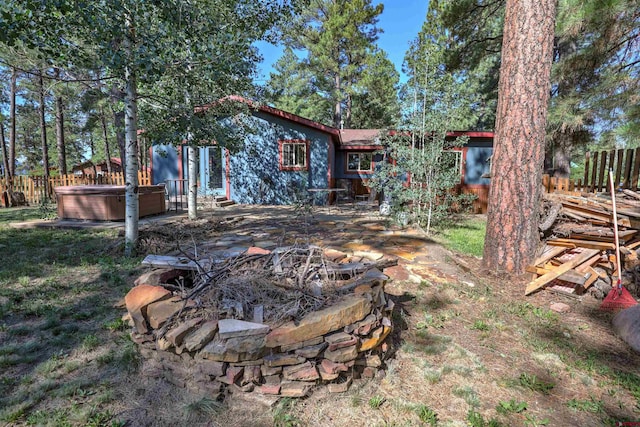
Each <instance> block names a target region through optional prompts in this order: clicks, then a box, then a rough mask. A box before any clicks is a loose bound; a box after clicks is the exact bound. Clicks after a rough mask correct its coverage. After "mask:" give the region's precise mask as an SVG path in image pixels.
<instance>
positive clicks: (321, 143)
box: [229, 112, 333, 205]
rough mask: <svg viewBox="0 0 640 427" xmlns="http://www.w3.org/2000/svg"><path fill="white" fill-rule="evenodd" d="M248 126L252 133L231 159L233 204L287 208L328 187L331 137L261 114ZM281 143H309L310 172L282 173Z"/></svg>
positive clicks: (257, 113) (331, 148)
mask: <svg viewBox="0 0 640 427" xmlns="http://www.w3.org/2000/svg"><path fill="white" fill-rule="evenodd" d="M248 122H249V123H248V124H249V127H250V128H251V129H252V133H251V134H250V135H247V137H246V138H245V140H244V144H243V146H242V147H241V148H240V149H239V151H238V152H236V153H233V154H232V155H231V158H230V172H229V181H230V184H231V185H230V186H231V194H230V196H231V199H232V200H234V201H235V202H237V203H247V204H272V205H285V204H292V203H294V202H295V201H296V200H297V199H298V198H300V197H307V196H308V193H307V189H309V188H327V187H329V177H328V174H329V172H328V171H329V159H330V156H332V155H333V151H332V150H333V144H332V143H331V141H330V136H329V135H328V134H326V133H324V132H320V131H318V130H316V129H312V128H309V127H307V126H304V125H301V124H298V123H294V122H291V121H289V120H285V119H282V118H280V117H275V116H272V115H270V114H265V113H262V112H256V113H254V115H253V116H252V117H250V118H248ZM279 140H305V141H309V165H308V171H283V170H280V166H279V160H280V157H279V156H280V153H279V144H278V141H279ZM319 201H320V200H319ZM322 201H324V200H322ZM322 201H320V202H322Z"/></svg>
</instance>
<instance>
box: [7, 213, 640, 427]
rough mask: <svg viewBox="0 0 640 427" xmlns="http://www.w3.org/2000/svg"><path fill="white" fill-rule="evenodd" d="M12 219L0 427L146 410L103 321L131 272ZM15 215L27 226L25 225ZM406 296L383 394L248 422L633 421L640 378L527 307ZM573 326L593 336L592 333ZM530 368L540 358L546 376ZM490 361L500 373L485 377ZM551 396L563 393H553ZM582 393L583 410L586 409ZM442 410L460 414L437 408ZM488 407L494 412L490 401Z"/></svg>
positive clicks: (190, 400)
mask: <svg viewBox="0 0 640 427" xmlns="http://www.w3.org/2000/svg"><path fill="white" fill-rule="evenodd" d="M12 212H13V211H11V210H0V252H2V253H10V254H11V263H4V264H0V334H2V335H1V337H2V338H6V339H4V340H0V368H1V369H0V424H1V425H5V424H7V425H60V426H62V425H72V426H76V425H83V426H84V425H101V426H118V425H122V422H121V421H120V420H119V419H118V416H117V415H114V414H119V413H121V412H122V410H123V408H130V407H131V405H132V404H131V403H130V402H144V403H145V404H146V405H148V403H147V402H146V401H145V400H146V399H148V398H149V394H151V395H152V397H153V398H155V397H156V396H155V395H153V393H149V392H148V391H140V390H139V389H142V388H144V387H143V386H142V385H141V384H142V383H141V382H140V381H139V380H140V377H139V376H138V375H139V373H138V372H136V371H137V370H138V368H139V366H140V363H141V359H140V354H139V352H138V348H137V345H135V344H134V343H133V342H132V341H131V339H130V338H129V336H128V331H129V327H128V325H127V324H126V323H125V322H123V321H122V320H121V318H120V317H121V315H122V314H123V312H122V311H121V310H118V309H114V308H113V304H114V303H115V302H116V301H118V300H119V299H120V298H121V297H122V296H123V295H124V294H125V293H126V291H127V290H128V288H129V286H130V285H131V283H132V281H133V280H132V276H133V275H134V273H135V272H136V271H137V267H138V265H139V261H140V259H135V258H134V259H124V258H122V257H120V256H118V255H117V254H110V253H106V252H105V250H104V248H105V247H111V246H112V244H113V243H114V242H116V241H117V239H119V237H118V235H117V234H116V232H115V231H97V230H87V231H69V230H50V229H49V230H45V229H34V230H16V229H12V228H8V227H6V226H5V225H4V224H6V222H7V220H6V218H7V216H6V214H11V215H14V214H15V213H12ZM20 215H21V216H22V217H23V218H26V217H27V216H28V212H23V213H21V214H20ZM31 215H32V216H33V217H37V213H32V214H31ZM456 227H457V228H459V229H461V230H462V231H464V232H465V233H474V231H473V230H472V229H471V228H468V227H467V228H464V227H462V226H460V225H459V226H456ZM456 227H453V228H456ZM442 236H444V233H442V234H441V237H442ZM458 239H462V240H468V238H467V236H466V235H464V236H462V237H459V238H458ZM478 248H481V245H478ZM476 254H479V252H476ZM414 285H415V289H414V288H411V287H410V286H409V285H406V286H404V285H402V286H404V287H405V288H406V289H401V290H402V291H403V292H406V295H404V296H403V297H399V299H400V298H402V299H400V301H399V303H398V304H397V307H399V308H398V309H397V310H395V311H394V313H393V314H392V316H393V321H394V322H396V324H397V325H403V326H399V327H398V329H397V330H396V331H394V334H396V333H397V338H398V340H397V341H394V342H393V345H394V348H393V352H395V353H396V355H393V353H391V354H392V356H391V357H390V358H389V359H388V360H387V361H386V363H387V366H388V369H387V376H386V379H385V380H382V381H378V380H371V381H364V384H368V385H366V386H363V385H362V383H360V382H359V381H354V384H353V385H352V389H351V390H350V391H349V393H348V394H347V395H346V396H338V395H331V396H330V397H328V398H326V400H327V403H326V405H327V406H328V409H327V410H325V411H324V412H320V410H319V409H318V410H316V408H317V403H318V400H320V403H322V401H321V399H323V397H322V393H318V394H317V395H316V394H314V395H312V396H311V397H310V398H309V399H308V400H307V399H305V400H292V399H281V400H280V402H279V403H278V404H277V405H276V406H275V407H274V408H271V409H270V410H268V411H267V412H265V413H261V414H260V416H266V417H269V418H270V419H266V423H265V424H273V425H276V426H291V427H294V426H302V425H336V426H342V427H344V426H347V425H350V424H349V423H350V422H352V421H353V418H352V416H353V415H354V414H357V416H358V417H359V418H358V420H359V421H362V420H364V422H366V423H368V425H398V426H400V425H431V426H434V425H471V426H498V425H500V422H503V423H504V424H503V425H523V424H526V425H532V426H533V425H545V424H549V425H563V424H562V423H558V422H557V421H558V419H559V418H558V415H557V414H562V415H563V416H565V417H566V418H565V420H566V419H570V417H574V418H576V419H578V418H580V417H582V419H585V418H586V417H591V418H594V417H597V418H599V419H600V420H601V421H602V422H603V423H604V422H605V421H606V420H608V419H610V418H612V417H613V415H617V414H615V413H611V408H614V409H616V408H618V407H619V408H620V409H619V413H620V414H622V416H624V417H626V418H632V416H633V415H634V414H637V412H634V411H636V409H633V408H634V406H635V405H638V403H640V376H638V374H636V373H635V372H634V371H632V369H631V368H632V365H629V367H628V368H622V369H620V368H619V367H618V365H617V364H614V363H613V362H612V361H611V360H609V359H608V357H609V355H608V354H606V353H602V352H601V351H600V350H595V349H594V347H593V346H586V345H583V344H582V342H581V341H580V340H579V339H578V338H579V334H589V333H590V330H589V329H585V328H582V329H580V330H577V329H576V327H575V325H571V324H570V323H569V322H567V319H566V318H565V317H564V316H559V315H558V314H556V313H554V312H552V311H550V310H548V309H547V308H546V307H545V306H544V305H542V306H541V307H537V306H536V305H534V304H533V303H532V302H534V301H533V300H530V299H529V300H528V299H524V298H522V299H517V298H516V299H511V300H509V301H508V302H505V301H506V300H505V299H504V297H503V296H502V290H501V287H499V286H497V285H500V286H503V285H504V284H495V283H493V284H492V283H490V281H489V280H487V283H484V284H482V285H477V286H475V287H468V286H466V285H465V286H463V285H461V284H460V283H457V282H456V281H455V280H454V279H450V280H449V281H448V282H446V283H438V282H435V281H434V282H432V283H427V282H423V283H420V284H414ZM396 286H400V285H396ZM405 297H406V300H405V301H403V299H405ZM585 323H586V324H587V326H588V325H591V326H590V327H591V330H592V331H594V332H596V331H599V326H598V325H597V323H595V322H594V323H590V322H588V321H587V322H585ZM445 331H446V332H445ZM565 332H567V334H565ZM568 333H570V336H569V334H568ZM489 337H490V338H489ZM487 338H489V339H487ZM503 338H504V341H503ZM532 354H553V355H554V356H555V358H556V359H557V364H554V365H553V366H551V364H549V363H545V362H543V361H540V360H537V359H535V358H533V357H529V355H532ZM620 357H623V356H622V355H621V356H620ZM496 360H498V361H500V360H503V361H504V362H502V364H503V365H505V366H508V367H510V368H511V371H510V372H512V373H511V374H508V375H509V376H505V377H496V376H495V375H496V374H495V371H494V370H493V368H494V363H493V362H494V361H496ZM616 360H618V359H616ZM616 363H617V362H616ZM558 366H560V367H558ZM545 369H546V371H545ZM624 369H628V371H629V372H625V370H624ZM503 372H505V371H503ZM521 373H522V374H521ZM534 373H535V374H537V376H536V375H534ZM407 380H409V381H408V382H407ZM387 381H388V384H386V382H387ZM401 381H405V382H401ZM556 382H557V383H558V384H563V385H566V386H563V387H557V389H555V388H554V383H556ZM391 385H394V386H397V387H396V388H393V389H391V388H389V387H390V386H391ZM359 387H367V388H366V389H362V388H359ZM508 387H513V388H508ZM507 388H508V389H507ZM352 390H353V392H352ZM567 390H571V393H569V392H567ZM153 392H155V390H154V391H153ZM138 393H140V394H138ZM185 393H186V392H185ZM492 393H495V395H494V394H492ZM534 393H553V396H552V397H553V400H555V401H556V402H559V403H557V405H555V406H554V407H553V408H549V407H545V406H544V405H543V404H541V403H538V404H536V405H535V408H534V405H533V404H531V407H530V408H529V409H526V407H527V404H526V403H525V401H529V402H533V400H536V401H538V402H542V401H545V400H548V399H547V398H543V399H540V396H539V395H538V396H537V397H536V395H534ZM590 393H592V394H593V396H594V397H593V398H592V399H589V398H588V397H587V398H586V399H585V398H584V396H590ZM382 396H385V398H386V399H387V401H386V402H385V401H384V398H383V397H382ZM434 396H437V398H434ZM443 396H444V397H445V400H446V401H451V400H456V401H458V402H460V403H461V404H460V405H457V406H458V407H457V408H456V407H454V406H456V405H450V404H448V403H445V404H442V403H441V402H440V400H439V399H440V398H441V397H443ZM498 396H501V398H502V399H504V400H503V401H500V402H497V401H496V400H493V399H494V398H497V397H498ZM504 396H508V398H506V399H505V397H504ZM576 396H581V397H580V398H578V397H576ZM446 397H448V399H446ZM507 399H511V400H507ZM532 399H533V400H532ZM598 399H602V400H601V401H600V400H598ZM634 399H635V401H636V403H635V404H634ZM463 400H464V402H462V401H463ZM159 401H160V402H163V403H162V404H161V405H162V408H161V410H160V411H159V412H158V413H159V414H160V413H162V416H165V414H166V413H171V414H174V415H175V416H176V417H179V418H180V420H181V421H182V422H184V421H185V420H189V421H188V422H189V423H191V424H193V425H199V421H201V420H203V419H207V420H209V421H211V420H213V422H214V423H216V425H225V424H227V425H233V423H228V422H227V423H225V422H224V421H220V418H221V417H222V419H224V417H225V416H228V415H225V414H226V413H227V412H228V411H232V410H233V409H232V408H231V405H229V406H228V407H227V406H225V407H220V404H219V403H218V402H211V401H209V400H207V399H206V398H203V397H202V396H201V395H189V394H185V396H184V398H178V399H166V398H164V397H163V398H162V399H160V400H159ZM496 403H498V404H497V406H496ZM169 405H171V406H169ZM351 405H353V408H352V407H350V406H351ZM620 405H622V406H620ZM149 407H150V408H153V409H154V410H157V409H158V408H157V407H154V406H153V405H150V406H149ZM493 408H495V409H493ZM623 408H624V409H623ZM638 408H639V409H640V406H638ZM351 411H352V412H351ZM345 412H346V414H347V415H346V416H344V415H343V414H345ZM242 415H245V414H242ZM325 415H330V416H331V417H332V421H331V422H329V421H327V417H326V416H325ZM494 416H496V417H498V419H496V418H493V417H494ZM546 417H549V418H550V419H548V418H546ZM318 419H322V420H323V421H324V424H318V423H316V422H315V421H316V420H318ZM161 421H163V422H164V421H166V420H165V419H162V420H161ZM261 421H265V420H261ZM178 424H180V422H178V423H177V424H176V423H173V424H172V423H167V425H178ZM356 424H357V423H356Z"/></svg>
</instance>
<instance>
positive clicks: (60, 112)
mask: <svg viewBox="0 0 640 427" xmlns="http://www.w3.org/2000/svg"><path fill="white" fill-rule="evenodd" d="M56 144H57V145H58V169H59V170H60V175H66V174H67V153H66V146H65V142H64V104H63V102H62V97H61V96H58V97H56Z"/></svg>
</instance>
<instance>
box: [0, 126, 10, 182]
mask: <svg viewBox="0 0 640 427" xmlns="http://www.w3.org/2000/svg"><path fill="white" fill-rule="evenodd" d="M0 143H1V144H2V165H3V168H2V171H3V172H4V177H5V179H7V181H10V178H11V169H10V168H9V154H8V153H7V141H6V140H5V137H4V123H3V122H0Z"/></svg>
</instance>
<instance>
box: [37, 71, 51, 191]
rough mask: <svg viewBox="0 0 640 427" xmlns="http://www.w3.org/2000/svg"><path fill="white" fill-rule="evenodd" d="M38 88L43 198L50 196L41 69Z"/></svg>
mask: <svg viewBox="0 0 640 427" xmlns="http://www.w3.org/2000/svg"><path fill="white" fill-rule="evenodd" d="M38 86H39V87H38V89H39V95H40V141H41V143H42V170H43V174H42V175H43V179H44V192H45V193H44V195H45V199H49V197H50V196H51V194H50V191H49V146H48V145H47V122H46V120H45V117H44V113H45V103H44V80H43V79H42V70H40V71H39V73H38Z"/></svg>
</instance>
